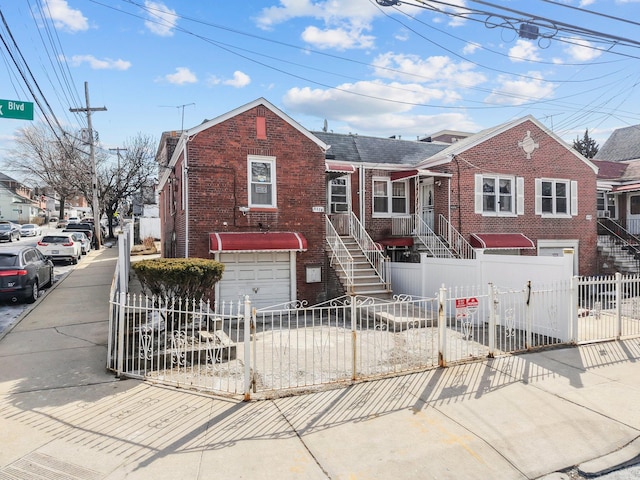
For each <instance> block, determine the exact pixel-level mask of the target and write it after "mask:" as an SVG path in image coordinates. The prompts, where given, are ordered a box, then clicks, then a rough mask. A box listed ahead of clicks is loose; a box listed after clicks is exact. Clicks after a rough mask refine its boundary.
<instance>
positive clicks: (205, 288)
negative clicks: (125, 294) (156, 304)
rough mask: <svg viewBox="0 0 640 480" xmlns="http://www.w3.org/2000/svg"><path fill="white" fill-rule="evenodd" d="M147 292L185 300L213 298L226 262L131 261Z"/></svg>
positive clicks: (166, 259)
mask: <svg viewBox="0 0 640 480" xmlns="http://www.w3.org/2000/svg"><path fill="white" fill-rule="evenodd" d="M131 268H133V270H134V271H135V272H136V274H137V276H138V279H139V280H140V283H141V284H142V288H143V290H144V291H145V293H150V294H151V295H156V296H160V297H164V296H167V297H177V298H181V299H183V300H185V299H186V300H201V299H209V298H211V293H212V291H213V287H214V285H215V284H216V283H217V282H218V281H220V279H221V278H222V274H223V273H224V265H223V264H222V263H220V262H216V261H215V260H209V259H206V258H152V259H149V260H140V261H138V262H134V263H132V264H131Z"/></svg>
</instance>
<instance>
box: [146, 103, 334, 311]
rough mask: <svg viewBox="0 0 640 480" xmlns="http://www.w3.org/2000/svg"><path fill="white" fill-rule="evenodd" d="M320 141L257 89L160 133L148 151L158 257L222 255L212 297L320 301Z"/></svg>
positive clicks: (322, 269) (322, 292)
mask: <svg viewBox="0 0 640 480" xmlns="http://www.w3.org/2000/svg"><path fill="white" fill-rule="evenodd" d="M326 149H327V146H326V145H325V144H324V143H323V142H322V141H320V140H319V139H318V138H316V137H315V136H313V135H312V134H311V133H310V132H308V131H307V130H305V129H304V128H302V127H301V126H300V125H299V124H298V123H297V122H295V121H294V120H293V119H291V118H290V117H288V116H287V115H286V114H284V113H283V112H282V111H280V110H279V109H277V108H276V107H275V106H273V105H272V104H270V103H269V102H268V101H266V100H265V99H263V98H260V99H257V100H255V101H253V102H251V103H248V104H246V105H244V106H241V107H239V108H237V109H235V110H233V111H231V112H228V113H226V114H224V115H221V116H219V117H217V118H214V119H212V120H208V121H204V122H203V123H202V124H200V125H198V126H196V127H194V128H192V129H189V130H185V131H183V132H176V133H172V132H168V133H165V134H164V135H163V137H162V140H161V143H160V147H159V151H158V161H159V163H160V164H161V165H162V167H161V172H160V179H159V186H158V190H159V193H160V200H159V203H160V220H161V242H162V254H163V256H165V257H201V258H214V259H217V260H219V261H221V262H223V263H224V264H225V273H224V276H223V279H222V281H221V282H219V283H218V285H217V286H216V292H215V295H216V298H219V299H224V300H233V301H235V300H239V299H240V298H241V296H242V295H244V294H250V295H251V298H252V302H253V305H254V306H265V305H275V304H279V303H283V302H288V301H291V300H296V299H305V300H307V301H311V302H317V301H320V300H324V298H325V292H326V287H327V285H326V284H327V282H326V275H323V272H324V273H326V265H325V259H326V256H325V252H324V231H325V219H324V215H323V211H324V205H325V202H326V189H325V185H324V182H323V181H322V179H323V178H324V175H325V150H326ZM318 179H319V180H318ZM317 207H322V208H317Z"/></svg>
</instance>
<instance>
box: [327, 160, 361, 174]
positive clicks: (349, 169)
mask: <svg viewBox="0 0 640 480" xmlns="http://www.w3.org/2000/svg"><path fill="white" fill-rule="evenodd" d="M324 165H325V171H326V172H332V173H344V174H348V173H353V172H355V171H356V167H354V166H353V165H351V164H350V163H342V162H332V161H326V162H325V163H324Z"/></svg>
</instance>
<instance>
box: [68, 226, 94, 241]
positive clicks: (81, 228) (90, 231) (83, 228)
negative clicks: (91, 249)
mask: <svg viewBox="0 0 640 480" xmlns="http://www.w3.org/2000/svg"><path fill="white" fill-rule="evenodd" d="M93 229H94V227H93V225H92V224H90V223H71V224H69V225H67V226H66V228H65V229H64V230H63V232H83V233H84V234H85V235H86V236H87V238H88V239H89V241H90V242H91V246H94V245H95V242H94V238H93Z"/></svg>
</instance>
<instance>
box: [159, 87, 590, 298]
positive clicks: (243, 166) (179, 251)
mask: <svg viewBox="0 0 640 480" xmlns="http://www.w3.org/2000/svg"><path fill="white" fill-rule="evenodd" d="M457 133H458V135H457V136H455V141H453V140H454V138H453V136H451V135H450V136H449V141H448V142H447V141H443V139H445V140H446V138H447V137H444V136H439V137H438V139H439V140H438V141H435V142H434V141H418V140H415V141H408V140H401V139H397V138H376V137H366V136H358V135H351V134H349V135H345V134H335V133H330V132H327V131H321V132H310V131H308V130H306V129H304V128H303V127H301V126H300V125H299V124H298V123H297V122H295V121H294V120H293V119H291V118H290V117H288V116H287V115H286V114H284V113H283V112H282V111H280V110H279V109H277V108H276V107H275V106H273V105H272V104H270V103H269V102H268V101H266V100H265V99H263V98H260V99H257V100H255V101H253V102H251V103H248V104H247V105H244V106H242V107H239V108H237V109H235V110H233V111H231V112H228V113H226V114H224V115H221V116H220V117H217V118H215V119H213V120H208V121H205V122H203V123H202V124H201V125H199V126H196V127H194V128H192V129H189V130H185V131H183V132H167V133H165V134H164V135H163V137H162V140H161V143H160V147H159V151H158V160H159V162H160V164H161V165H162V168H161V175H160V181H159V191H160V217H161V225H162V227H161V230H162V239H161V240H162V249H163V255H164V256H165V257H205V258H207V257H209V258H215V259H217V260H219V261H221V262H223V263H224V264H225V274H224V276H223V279H222V280H221V282H219V284H218V285H217V287H216V292H215V295H216V298H217V299H221V300H237V299H239V297H240V296H241V295H245V294H246V295H250V297H251V298H252V301H253V302H254V305H256V306H258V307H260V306H268V305H275V304H278V303H283V302H289V301H293V300H305V301H307V302H309V303H310V304H313V303H316V302H319V301H323V300H325V299H328V298H332V297H334V296H337V295H340V294H342V293H349V294H364V295H383V294H388V293H389V277H388V272H386V270H385V268H386V267H385V265H388V262H389V260H391V261H420V258H421V257H420V255H418V253H420V252H426V253H427V254H428V255H431V256H444V257H449V258H453V259H455V258H470V257H473V256H474V252H475V251H476V249H478V248H481V249H483V250H484V251H485V252H486V253H503V254H516V255H536V254H537V255H561V254H562V251H563V249H566V248H571V249H573V251H574V253H575V255H574V259H575V267H574V270H575V273H576V274H577V273H579V274H583V275H590V274H593V273H594V272H595V271H596V263H597V262H596V257H597V246H596V237H597V236H596V197H597V192H596V173H597V168H596V167H595V165H594V164H593V163H592V162H590V161H588V160H587V159H585V158H584V157H583V156H581V155H580V154H579V153H578V152H576V151H575V150H574V149H573V148H571V147H570V146H569V145H567V144H566V143H565V142H563V141H562V140H561V139H559V138H558V137H557V136H556V135H554V134H553V133H552V132H550V131H548V130H547V129H546V128H545V127H544V126H543V125H542V124H541V123H539V122H538V121H537V120H536V119H535V118H533V117H531V116H527V117H524V118H521V119H518V120H514V121H511V122H507V123H505V124H502V125H499V126H496V127H493V128H490V129H487V130H484V131H482V132H479V133H477V134H465V133H463V132H457ZM452 141H453V143H450V142H452Z"/></svg>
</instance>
